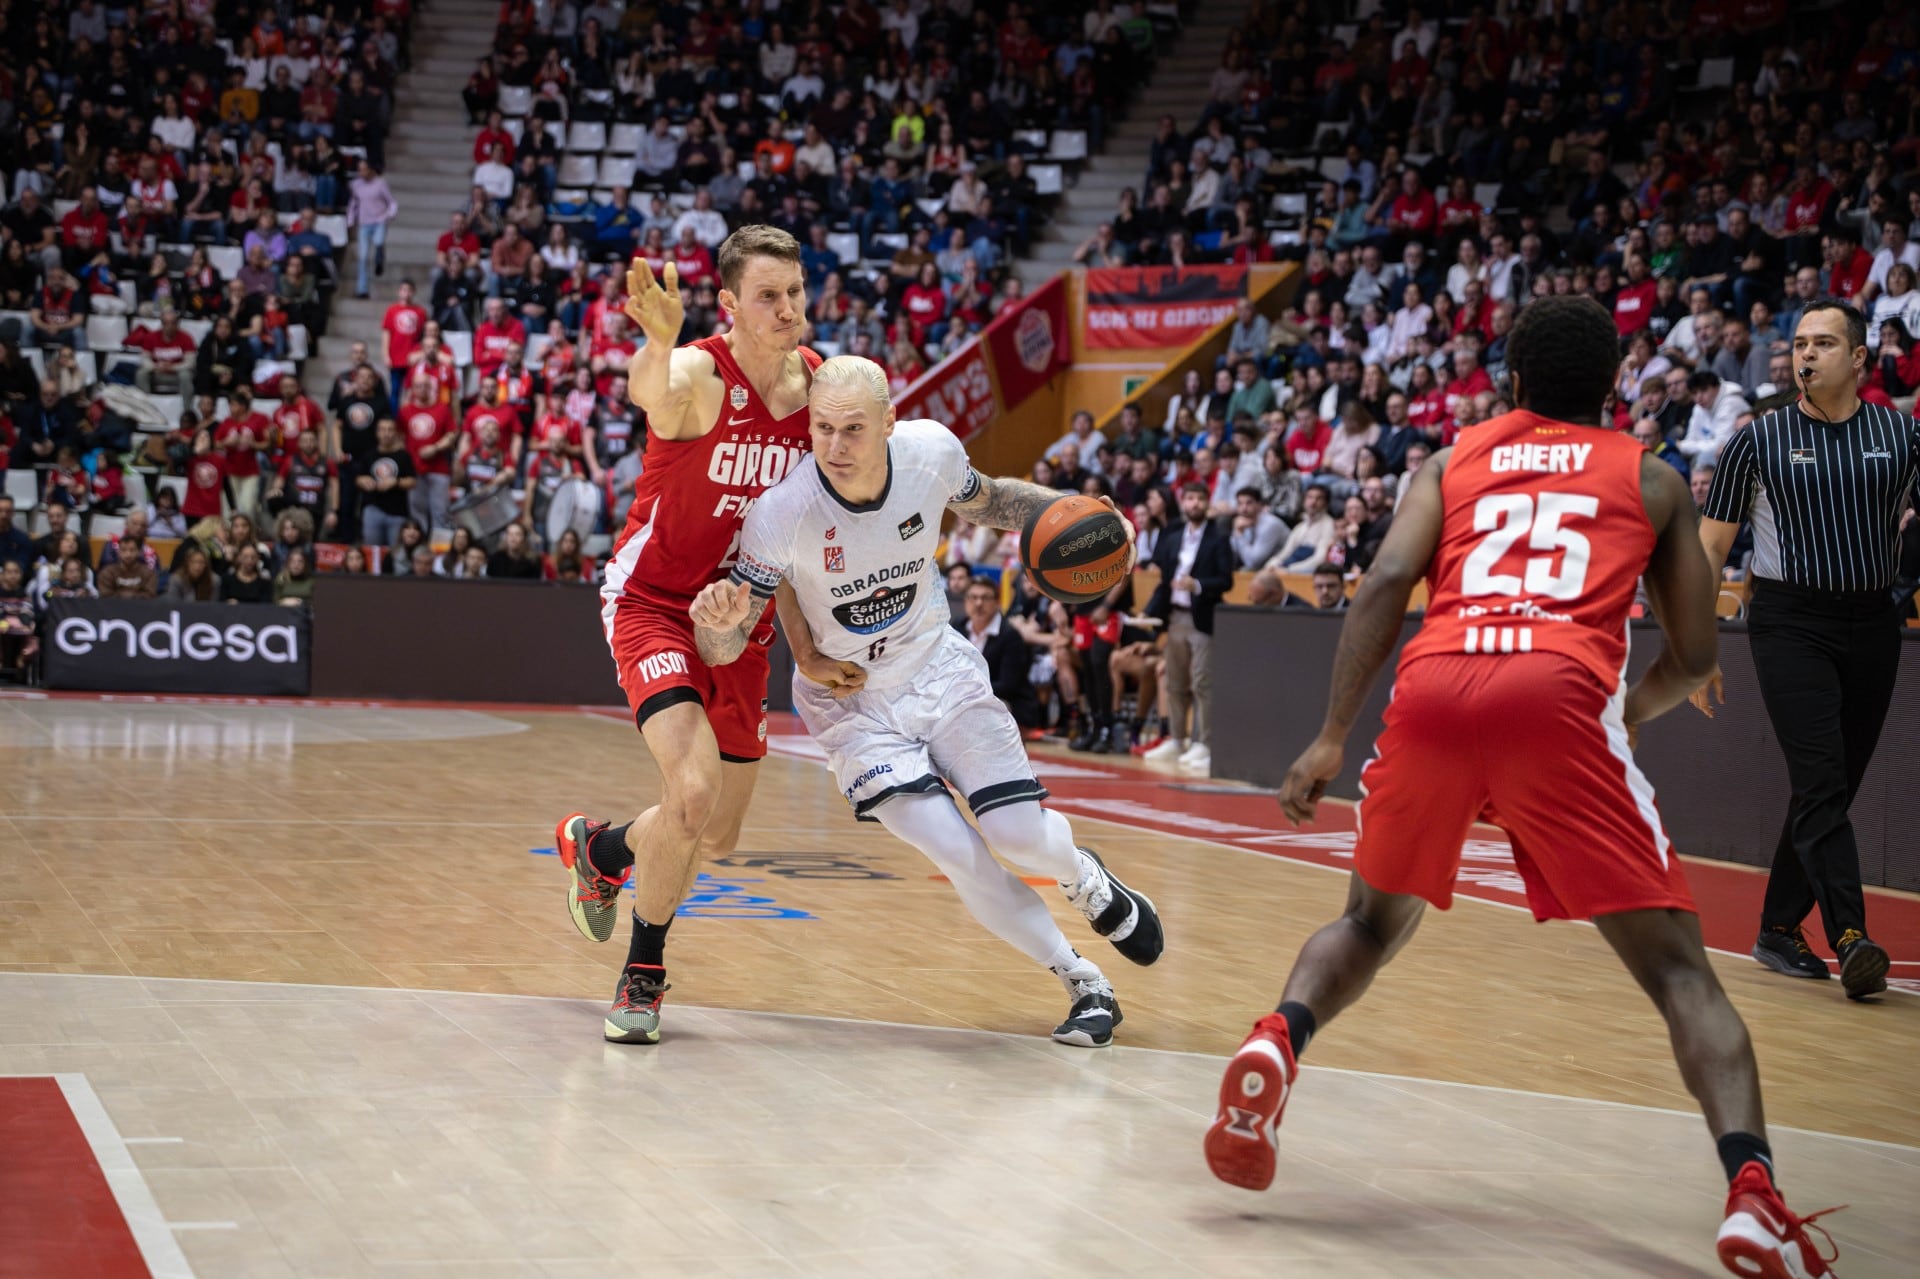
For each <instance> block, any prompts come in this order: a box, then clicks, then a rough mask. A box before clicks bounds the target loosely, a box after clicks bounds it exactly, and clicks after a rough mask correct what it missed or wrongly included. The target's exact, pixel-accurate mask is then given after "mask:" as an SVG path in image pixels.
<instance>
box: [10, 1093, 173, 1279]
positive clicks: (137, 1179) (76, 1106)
mask: <svg viewBox="0 0 1920 1279" xmlns="http://www.w3.org/2000/svg"><path fill="white" fill-rule="evenodd" d="M42 1077H43V1078H44V1076H42ZM53 1077H54V1079H55V1080H56V1081H57V1082H58V1083H59V1085H60V1091H61V1093H62V1094H64V1095H65V1097H66V1099H67V1108H68V1109H69V1110H71V1111H72V1112H73V1117H74V1120H75V1122H77V1123H78V1124H79V1125H80V1132H81V1134H82V1135H83V1136H85V1137H86V1139H87V1145H89V1146H91V1147H92V1148H93V1155H94V1158H96V1159H98V1160H99V1161H100V1171H101V1173H102V1174H103V1175H105V1177H106V1179H107V1188H108V1189H109V1190H111V1191H113V1198H114V1202H116V1203H118V1204H119V1205H120V1215H121V1216H122V1217H124V1218H125V1219H126V1222H127V1229H128V1230H129V1231H130V1232H132V1234H133V1242H134V1245H135V1246H136V1247H138V1248H139V1249H140V1256H141V1258H142V1259H143V1260H144V1261H145V1262H146V1263H147V1269H148V1270H149V1271H151V1272H152V1275H153V1279H193V1267H192V1266H191V1265H189V1264H188V1263H187V1254H186V1253H184V1252H182V1251H180V1244H179V1243H178V1241H176V1240H175V1239H174V1237H173V1234H172V1232H171V1230H170V1229H169V1227H168V1224H167V1219H166V1217H165V1216H163V1215H162V1214H161V1212H160V1203H159V1201H158V1200H156V1199H155V1198H154V1197H153V1188H152V1187H150V1186H148V1185H147V1179H146V1177H144V1176H142V1175H141V1172H140V1165H139V1164H137V1163H135V1162H134V1161H133V1152H132V1151H131V1150H129V1149H128V1148H127V1143H126V1141H125V1140H123V1139H122V1138H121V1136H120V1130H119V1128H117V1127H115V1126H114V1122H113V1117H112V1116H111V1115H109V1114H108V1113H107V1108H106V1106H105V1105H104V1104H103V1103H102V1102H101V1100H100V1094H99V1093H96V1092H95V1091H94V1090H93V1085H92V1084H91V1083H89V1082H88V1080H87V1077H86V1075H84V1074H81V1073H79V1072H74V1071H61V1072H56V1073H55V1074H54V1076H53Z"/></svg>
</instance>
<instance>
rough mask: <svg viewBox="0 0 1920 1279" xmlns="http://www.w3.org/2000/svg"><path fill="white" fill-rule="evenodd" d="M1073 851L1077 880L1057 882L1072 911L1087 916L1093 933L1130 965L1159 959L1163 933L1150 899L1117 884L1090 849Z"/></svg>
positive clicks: (1158, 913) (1149, 962)
mask: <svg viewBox="0 0 1920 1279" xmlns="http://www.w3.org/2000/svg"><path fill="white" fill-rule="evenodd" d="M1076 851H1077V852H1078V853H1079V854H1080V878H1079V880H1078V881H1077V882H1075V883H1068V882H1066V881H1065V880H1062V881H1060V891H1061V892H1063V893H1065V894H1066V895H1067V900H1068V901H1070V902H1072V903H1073V906H1074V909H1076V910H1078V911H1079V912H1080V913H1081V914H1082V915H1085V916H1086V917H1087V922H1088V923H1090V924H1092V925H1093V931H1094V932H1096V933H1098V934H1100V936H1102V937H1104V938H1106V939H1107V940H1108V941H1110V942H1112V943H1113V948H1114V949H1115V950H1117V951H1119V952H1120V953H1121V954H1122V955H1124V956H1125V957H1126V958H1128V959H1130V960H1132V961H1133V962H1134V963H1136V964H1139V965H1141V966H1142V967H1145V966H1146V965H1148V964H1151V963H1152V962H1153V961H1154V960H1156V959H1158V958H1160V952H1161V951H1162V950H1163V949H1165V948H1166V934H1165V933H1164V932H1163V931H1162V930H1161V928H1160V912H1159V911H1157V910H1155V909H1154V908H1153V901H1152V899H1150V898H1149V897H1148V896H1147V895H1146V894H1145V893H1141V892H1135V891H1134V890H1133V889H1131V888H1128V887H1127V886H1126V885H1125V884H1123V883H1121V882H1120V877H1119V876H1118V875H1115V874H1114V873H1113V872H1112V871H1110V870H1108V869H1107V864H1106V863H1105V862H1103V861H1101V860H1100V854H1098V853H1096V852H1094V851H1093V850H1092V849H1091V848H1080V849H1077V850H1076Z"/></svg>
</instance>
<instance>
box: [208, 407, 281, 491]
mask: <svg viewBox="0 0 1920 1279" xmlns="http://www.w3.org/2000/svg"><path fill="white" fill-rule="evenodd" d="M272 429H273V424H272V423H271V422H269V421H267V418H266V415H265V414H263V413H256V412H254V411H253V392H252V391H250V390H248V389H247V388H246V387H244V386H237V387H235V388H234V389H233V390H232V391H231V392H230V393H229V394H228V395H227V419H226V421H224V422H222V423H220V425H219V426H218V427H217V428H216V429H215V430H214V433H213V439H214V443H216V444H218V445H219V446H220V449H221V451H222V453H224V454H225V457H226V464H225V466H224V468H223V469H224V471H225V473H226V476H227V478H228V480H230V481H231V488H232V490H233V509H234V510H236V511H241V512H244V513H245V514H247V515H251V514H253V512H254V510H255V509H256V508H257V507H258V506H259V504H260V454H261V452H262V451H264V450H265V449H266V447H267V442H268V441H267V436H268V433H269V432H270V431H272Z"/></svg>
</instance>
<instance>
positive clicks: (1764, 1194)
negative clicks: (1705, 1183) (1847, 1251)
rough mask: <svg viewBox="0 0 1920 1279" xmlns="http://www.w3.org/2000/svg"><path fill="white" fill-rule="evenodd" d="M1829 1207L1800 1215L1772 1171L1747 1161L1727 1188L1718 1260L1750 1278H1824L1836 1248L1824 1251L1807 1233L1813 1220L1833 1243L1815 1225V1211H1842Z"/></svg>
mask: <svg viewBox="0 0 1920 1279" xmlns="http://www.w3.org/2000/svg"><path fill="white" fill-rule="evenodd" d="M1838 1211H1839V1209H1838V1208H1826V1209H1822V1210H1821V1211H1819V1212H1816V1213H1814V1214H1812V1216H1807V1217H1796V1216H1794V1215H1793V1211H1792V1210H1791V1209H1790V1208H1788V1207H1787V1205H1786V1202H1785V1201H1784V1200H1783V1199H1781V1198H1780V1192H1779V1191H1778V1190H1776V1189H1774V1186H1773V1177H1772V1176H1771V1175H1770V1174H1769V1173H1768V1172H1767V1167H1766V1165H1765V1164H1763V1163H1760V1162H1759V1161H1758V1160H1755V1161H1753V1162H1750V1163H1747V1164H1745V1165H1743V1166H1742V1167H1741V1169H1740V1172H1739V1174H1738V1175H1737V1176H1735V1177H1734V1179H1733V1185H1732V1186H1731V1187H1730V1188H1729V1189H1728V1190H1727V1219H1726V1220H1725V1221H1723V1222H1721V1223H1720V1237H1719V1239H1718V1240H1717V1241H1716V1244H1715V1246H1716V1247H1717V1248H1718V1250H1719V1253H1720V1264H1721V1265H1723V1266H1725V1267H1726V1268H1727V1269H1728V1270H1731V1271H1732V1272H1733V1273H1734V1274H1736V1275H1746V1276H1748V1279H1820V1277H1821V1276H1822V1275H1831V1274H1833V1266H1832V1265H1831V1264H1830V1263H1831V1262H1832V1261H1833V1259H1834V1255H1835V1253H1837V1249H1836V1250H1834V1253H1823V1252H1822V1251H1821V1250H1820V1248H1819V1247H1818V1246H1817V1245H1816V1244H1815V1243H1814V1242H1813V1239H1812V1238H1811V1237H1810V1236H1809V1235H1808V1234H1807V1228H1808V1227H1809V1226H1812V1228H1813V1229H1814V1230H1816V1231H1819V1233H1820V1237H1821V1238H1822V1239H1824V1240H1826V1241H1827V1247H1828V1248H1829V1249H1833V1246H1834V1245H1833V1236H1832V1235H1829V1234H1828V1233H1827V1232H1826V1230H1825V1229H1823V1228H1822V1227H1820V1226H1815V1225H1813V1221H1814V1218H1815V1217H1824V1216H1826V1215H1827V1213H1830V1212H1838Z"/></svg>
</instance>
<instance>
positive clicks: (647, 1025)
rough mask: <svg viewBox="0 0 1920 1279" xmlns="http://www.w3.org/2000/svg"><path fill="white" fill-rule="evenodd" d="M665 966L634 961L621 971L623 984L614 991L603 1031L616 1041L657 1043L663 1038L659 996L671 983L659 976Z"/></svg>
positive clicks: (611, 1041)
mask: <svg viewBox="0 0 1920 1279" xmlns="http://www.w3.org/2000/svg"><path fill="white" fill-rule="evenodd" d="M665 976H666V970H665V969H664V968H648V967H644V966H642V965H640V964H634V965H633V966H631V967H630V968H628V969H627V970H626V971H625V972H624V973H621V974H620V985H619V986H618V988H616V989H615V990H614V992H613V1007H612V1008H609V1009H608V1010H607V1021H606V1025H605V1026H604V1027H603V1028H602V1031H601V1033H602V1034H604V1035H605V1036H606V1037H607V1040H608V1042H610V1043H616V1044H657V1043H659V1042H660V997H661V996H662V995H665V994H666V993H667V991H668V990H669V989H671V987H669V986H668V985H667V983H666V982H664V981H662V980H660V979H661V978H662V977H665Z"/></svg>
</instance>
